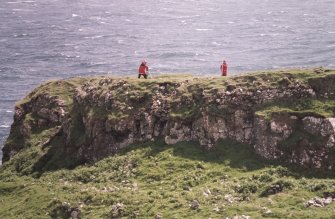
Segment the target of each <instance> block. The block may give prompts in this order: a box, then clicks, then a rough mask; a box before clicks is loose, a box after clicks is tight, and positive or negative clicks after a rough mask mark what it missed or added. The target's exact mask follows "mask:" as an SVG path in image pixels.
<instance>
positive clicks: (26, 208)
mask: <svg viewBox="0 0 335 219" xmlns="http://www.w3.org/2000/svg"><path fill="white" fill-rule="evenodd" d="M288 97H289V98H288ZM334 98H335V71H334V70H324V69H316V70H281V71H275V72H257V73H250V74H243V75H240V76H234V77H193V76H191V75H161V76H159V77H155V78H153V79H147V80H144V79H140V80H139V79H136V78H132V77H128V78H110V77H91V78H73V79H68V80H59V81H50V82H47V83H45V84H43V85H41V86H40V87H38V88H36V89H35V90H34V91H33V92H32V93H30V94H29V95H28V96H27V97H26V98H24V99H23V100H22V101H20V102H18V103H17V105H16V113H15V123H14V124H13V126H12V129H11V133H10V136H9V138H8V139H7V141H6V145H5V148H4V154H5V158H4V161H6V162H5V163H4V165H3V166H2V167H1V169H0V205H1V208H0V218H34V219H35V218H225V217H228V218H233V217H234V216H240V218H248V217H250V218H332V217H333V215H335V210H334V209H335V208H334V202H333V199H335V175H334V173H333V170H329V169H328V172H321V171H309V170H308V169H307V170H306V169H299V168H297V167H291V166H290V165H287V163H286V164H283V163H281V161H283V160H277V161H266V160H264V159H263V158H264V157H266V156H263V158H261V157H260V156H258V155H256V154H255V151H254V148H253V146H252V144H253V143H254V142H255V141H257V139H256V138H258V137H259V136H263V133H262V132H260V133H256V134H255V135H251V134H250V133H251V131H252V130H253V128H254V127H257V126H256V125H254V124H253V123H255V124H256V122H254V120H252V119H254V117H257V118H258V117H260V118H261V119H262V120H264V121H265V122H264V123H262V124H261V125H259V124H258V123H257V124H258V125H259V127H258V128H260V130H263V129H264V128H263V124H265V125H268V126H270V131H271V132H272V135H273V136H272V139H275V140H276V139H279V138H283V139H285V141H284V143H283V145H280V147H282V149H283V151H284V152H283V153H287V154H288V155H290V154H292V153H293V152H294V153H298V152H301V154H303V152H304V153H305V151H303V149H304V150H305V149H306V151H307V152H308V153H309V151H312V150H314V149H315V148H317V147H321V149H322V150H323V149H324V148H326V149H327V150H328V151H327V153H328V152H329V154H330V155H333V154H334V153H333V152H334V151H335V150H334V151H332V150H333V149H332V147H333V146H332V144H333V142H330V143H329V142H327V145H328V143H329V145H330V146H327V147H325V144H326V143H325V142H326V140H327V141H328V138H329V139H331V136H328V135H329V134H328V133H327V136H326V137H325V136H317V137H315V136H313V132H314V131H315V130H314V129H318V126H315V127H316V128H313V127H309V126H307V125H310V124H312V125H315V124H316V125H318V124H317V123H312V122H313V121H314V120H313V119H314V118H316V119H317V121H322V122H323V119H325V118H332V117H335V101H334ZM243 110H244V111H245V112H244V111H243ZM148 115H151V117H150V116H148ZM283 115H284V116H283ZM287 115H288V116H287ZM285 116H286V117H285ZM202 117H205V118H210V119H207V120H206V119H203V118H202ZM306 117H307V118H309V119H310V118H312V119H310V120H303V121H305V123H306V124H307V125H306V127H307V128H308V129H306V130H305V128H306V127H305V126H303V124H301V123H302V122H301V121H302V119H303V118H306ZM250 118H252V119H250ZM292 118H293V119H292ZM287 119H292V121H296V122H295V123H296V124H295V126H292V127H297V130H296V131H293V130H291V128H290V127H289V128H287V127H286V126H285V125H290V124H291V123H293V122H292V121H291V120H290V121H288V122H287V121H286V120H287ZM299 119H301V120H299ZM153 120H155V121H156V123H155V122H152V121H153ZM251 120H252V121H251ZM133 121H137V122H133ZM194 121H196V122H194ZM255 121H256V120H255ZM257 121H258V120H257ZM311 121H312V122H311ZM282 122H286V123H282ZM152 124H154V125H152ZM206 124H207V125H206ZM320 124H321V123H320ZM322 124H323V123H322ZM327 124H328V123H327ZM219 125H221V126H222V127H226V128H225V129H223V128H222V130H220V129H216V128H217V127H218V126H219ZM227 127H228V128H227ZM320 127H321V125H320ZM285 128H286V129H285ZM191 129H193V130H192V131H189V130H191ZM205 129H207V130H205ZM148 130H149V131H150V132H149V131H148ZM241 130H243V132H241ZM283 130H284V131H283ZM287 130H288V131H289V134H287V132H285V131H287ZM270 131H269V132H270ZM315 132H317V131H315ZM155 133H157V135H155ZM189 133H191V134H189ZM213 133H214V134H213ZM311 133H312V134H311ZM188 134H189V135H188ZM212 134H213V135H212ZM257 134H258V135H257ZM317 134H318V133H317ZM286 135H288V136H289V137H288V136H286ZM250 136H251V137H250ZM283 136H284V137H283ZM306 136H307V137H306ZM130 138H133V139H135V140H132V141H130V140H129V139H130ZM208 139H209V140H208ZM213 139H214V140H215V141H214V140H213ZM320 139H321V140H322V141H321V143H322V145H320V141H319V140H320ZM186 141H187V142H186ZM238 141H239V142H240V143H237V142H238ZM323 141H325V142H323ZM115 142H116V143H120V142H121V143H120V144H116V143H115ZM112 143H113V144H114V145H112ZM167 143H169V144H167ZM261 143H263V142H261ZM264 144H265V146H267V145H269V147H270V146H272V145H271V142H270V141H269V142H266V141H265V143H264ZM92 145H95V146H96V147H95V148H94V147H93V149H92V148H91V146H92ZM115 145H116V146H118V147H116V146H115ZM120 145H121V146H120ZM204 145H205V146H208V145H210V148H207V149H210V150H205V148H206V147H205V146H204ZM306 145H307V146H306ZM262 146H263V145H262ZM106 148H107V149H106ZM296 149H297V150H296ZM317 149H319V148H317ZM291 150H292V151H293V152H292V151H291ZM307 152H306V153H307ZM322 152H323V151H322ZM90 153H92V154H90ZM94 154H95V155H96V156H95V155H94ZM110 154H114V155H111V156H108V155H110ZM275 155H277V154H275ZM288 155H287V156H288ZM327 155H328V154H327ZM306 156H307V155H306ZM308 156H309V154H308ZM87 157H88V158H87ZM311 157H312V156H311ZM85 158H87V159H85ZM313 158H314V157H313ZM292 159H296V157H293V158H292ZM329 159H330V160H331V158H329ZM307 160H308V159H307ZM292 163H295V162H292ZM295 164H297V163H295ZM308 165H309V163H308ZM315 197H318V198H315ZM313 198H315V199H313ZM243 215H244V216H243Z"/></svg>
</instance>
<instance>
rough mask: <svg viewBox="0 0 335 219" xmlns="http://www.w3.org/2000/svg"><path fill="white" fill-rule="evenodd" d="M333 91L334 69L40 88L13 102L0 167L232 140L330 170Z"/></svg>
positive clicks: (83, 81) (334, 151) (334, 149)
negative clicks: (138, 146)
mask: <svg viewBox="0 0 335 219" xmlns="http://www.w3.org/2000/svg"><path fill="white" fill-rule="evenodd" d="M334 85H335V71H331V70H323V69H321V70H317V71H313V70H296V71H280V72H262V73H254V74H246V75H242V76H238V77H228V78H223V77H222V78H208V77H207V78H196V77H191V76H185V75H183V76H170V77H167V76H161V77H159V78H155V79H148V80H144V79H142V80H139V79H134V78H124V79H121V78H108V77H100V78H76V79H70V80H67V81H55V82H49V83H46V84H44V85H42V86H41V87H39V88H37V89H35V91H33V92H32V93H31V94H29V95H28V96H27V97H26V98H25V99H24V100H23V101H22V102H21V103H18V104H17V106H16V109H15V117H14V123H13V125H12V128H11V134H10V136H9V138H8V139H7V142H6V144H5V146H4V148H3V152H4V157H3V162H8V161H9V160H10V159H11V157H13V156H14V155H15V154H17V153H19V154H20V151H27V150H28V151H29V150H30V151H31V152H30V157H31V159H33V160H34V162H33V164H32V168H33V171H35V170H42V169H50V168H57V167H62V166H63V167H71V166H75V165H76V164H79V163H85V162H91V161H96V160H99V159H101V158H103V157H106V156H108V155H111V154H115V153H117V152H118V150H119V149H121V148H125V147H127V146H129V145H130V144H133V143H138V142H144V141H152V140H156V139H164V141H165V142H166V143H167V144H175V143H177V142H180V141H199V142H200V144H201V145H203V146H204V147H205V148H207V149H208V150H215V144H216V142H218V141H219V140H220V139H232V140H235V141H237V142H240V143H245V144H248V145H250V147H253V148H254V150H255V152H256V153H257V154H258V155H260V156H261V157H263V158H265V159H270V160H279V161H281V162H285V163H293V164H297V165H300V166H303V167H309V168H317V169H325V170H332V169H333V168H334V167H335V166H334V165H335V159H334V158H335V118H334V117H335V115H334V112H335V111H334V110H335V101H334V97H335V92H334V90H335V86H334ZM32 148H38V149H32ZM15 156H18V155H15Z"/></svg>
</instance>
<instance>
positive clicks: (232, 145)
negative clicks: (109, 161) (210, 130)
mask: <svg viewBox="0 0 335 219" xmlns="http://www.w3.org/2000/svg"><path fill="white" fill-rule="evenodd" d="M148 147H149V148H150V151H149V152H148V153H147V156H153V157H154V156H156V155H157V154H159V153H162V152H164V151H166V150H170V149H172V150H173V155H175V156H179V157H182V158H186V159H190V160H196V161H203V162H210V163H217V164H222V165H225V166H229V167H230V168H234V169H239V170H242V171H255V170H260V169H263V168H266V167H275V168H276V167H283V168H279V169H280V171H281V172H282V173H280V174H282V175H283V176H291V177H294V178H297V179H299V178H302V177H304V178H310V179H312V178H319V179H334V178H335V172H334V171H323V170H315V169H306V168H302V167H299V166H297V165H292V164H287V163H283V161H281V160H272V161H269V160H265V159H264V158H262V157H260V156H258V155H257V154H256V153H255V152H254V149H253V148H252V146H250V145H246V144H241V143H237V142H235V141H232V140H228V139H226V140H221V141H219V142H218V143H217V144H216V145H215V147H214V148H213V149H212V150H210V151H208V150H206V149H205V148H204V147H202V146H201V145H200V144H199V143H198V142H179V143H177V144H175V145H167V144H165V143H164V141H163V140H158V141H155V142H148V143H142V144H138V145H132V146H129V147H128V148H125V149H123V150H122V151H120V152H119V154H120V155H126V154H127V153H128V152H130V151H132V150H136V149H141V148H148Z"/></svg>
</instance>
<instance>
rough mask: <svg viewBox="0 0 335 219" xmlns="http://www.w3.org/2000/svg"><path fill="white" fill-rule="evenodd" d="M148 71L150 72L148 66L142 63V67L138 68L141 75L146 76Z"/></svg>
mask: <svg viewBox="0 0 335 219" xmlns="http://www.w3.org/2000/svg"><path fill="white" fill-rule="evenodd" d="M148 71H149V68H148V66H146V65H145V64H143V63H142V64H141V65H140V67H139V68H138V73H139V74H140V75H146V74H147V72H148Z"/></svg>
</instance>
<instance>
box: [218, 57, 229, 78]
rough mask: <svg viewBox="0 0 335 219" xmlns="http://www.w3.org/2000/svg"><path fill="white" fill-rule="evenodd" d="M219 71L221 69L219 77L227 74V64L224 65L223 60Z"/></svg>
mask: <svg viewBox="0 0 335 219" xmlns="http://www.w3.org/2000/svg"><path fill="white" fill-rule="evenodd" d="M220 69H221V75H222V76H227V73H228V66H227V63H226V61H225V60H223V62H222V65H221V67H220Z"/></svg>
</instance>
